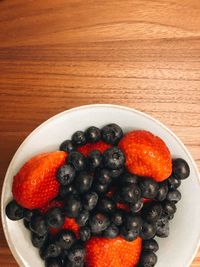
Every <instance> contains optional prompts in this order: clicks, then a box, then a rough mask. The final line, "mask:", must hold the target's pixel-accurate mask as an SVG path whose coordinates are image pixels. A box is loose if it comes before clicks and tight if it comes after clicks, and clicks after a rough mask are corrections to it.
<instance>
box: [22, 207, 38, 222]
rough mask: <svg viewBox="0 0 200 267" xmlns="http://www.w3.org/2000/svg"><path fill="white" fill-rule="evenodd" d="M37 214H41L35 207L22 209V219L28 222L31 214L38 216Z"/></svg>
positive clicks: (31, 216)
mask: <svg viewBox="0 0 200 267" xmlns="http://www.w3.org/2000/svg"><path fill="white" fill-rule="evenodd" d="M39 215H41V213H40V211H39V210H37V209H35V210H28V209H25V210H24V220H26V221H27V222H30V221H31V219H32V218H33V216H39Z"/></svg>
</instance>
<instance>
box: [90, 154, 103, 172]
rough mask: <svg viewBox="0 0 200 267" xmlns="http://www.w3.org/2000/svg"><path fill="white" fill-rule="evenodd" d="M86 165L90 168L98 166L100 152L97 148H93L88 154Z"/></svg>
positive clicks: (99, 163)
mask: <svg viewBox="0 0 200 267" xmlns="http://www.w3.org/2000/svg"><path fill="white" fill-rule="evenodd" d="M87 160H88V167H89V168H90V169H91V170H94V169H96V168H98V167H99V166H100V165H101V162H102V154H101V152H100V151H99V150H93V151H91V152H90V153H89V155H88V158H87Z"/></svg>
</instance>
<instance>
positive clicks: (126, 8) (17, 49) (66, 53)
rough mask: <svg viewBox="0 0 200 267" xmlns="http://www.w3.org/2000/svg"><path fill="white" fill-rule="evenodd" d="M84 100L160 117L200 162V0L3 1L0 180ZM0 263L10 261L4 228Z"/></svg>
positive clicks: (9, 265) (198, 264) (198, 266)
mask: <svg viewBox="0 0 200 267" xmlns="http://www.w3.org/2000/svg"><path fill="white" fill-rule="evenodd" d="M90 103H113V104H121V105H126V106H129V107H132V108H135V109H138V110H140V111H144V112H146V113H148V114H150V115H152V116H154V117H155V118H157V119H159V120H161V121H162V122H163V123H164V124H166V125H167V126H169V127H170V128H171V129H172V130H173V131H174V132H175V133H176V134H177V136H179V137H180V138H181V140H182V141H183V142H184V143H185V145H186V146H187V148H188V149H189V151H190V152H191V154H192V155H193V157H194V159H195V160H196V163H197V165H198V167H200V154H199V152H200V139H199V137H200V1H199V0H181V1H180V0H173V1H172V0H165V1H164V0H109V1H107V0H82V1H81V0H68V1H66V0H45V1H40V0H35V1H34V0H12V1H8V0H7V1H5V0H4V1H0V149H1V157H0V186H2V183H3V179H4V175H5V172H6V169H7V167H8V164H9V161H10V160H11V158H12V156H13V154H14V152H15V151H16V149H17V148H18V146H19V145H20V143H21V142H22V141H23V139H24V138H25V137H26V136H27V135H28V134H29V133H30V132H31V131H32V130H33V129H34V128H35V127H36V126H38V125H39V124H40V123H41V122H43V121H44V120H46V119H48V118H49V117H51V116H52V115H55V114H56V113H58V112H61V111H63V110H65V109H69V108H72V107H75V106H79V105H84V104H90ZM0 266H5V267H14V266H17V264H16V262H15V260H14V258H13V256H12V255H11V253H10V251H9V249H8V246H7V243H6V241H5V238H4V235H3V232H2V227H1V229H0ZM191 266H192V267H200V253H199V254H198V255H197V257H196V259H195V260H194V262H193V264H192V265H191ZM34 267H35V266H34ZM174 267H179V266H174Z"/></svg>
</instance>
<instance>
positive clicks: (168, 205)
mask: <svg viewBox="0 0 200 267" xmlns="http://www.w3.org/2000/svg"><path fill="white" fill-rule="evenodd" d="M162 208H163V212H165V213H166V214H167V215H173V214H174V213H175V212H176V205H175V203H174V202H172V201H169V200H165V201H163V202H162Z"/></svg>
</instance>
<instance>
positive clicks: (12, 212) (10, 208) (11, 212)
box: [5, 200, 25, 221]
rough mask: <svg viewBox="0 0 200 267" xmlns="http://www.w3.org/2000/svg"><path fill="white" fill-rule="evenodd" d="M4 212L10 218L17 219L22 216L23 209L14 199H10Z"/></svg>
mask: <svg viewBox="0 0 200 267" xmlns="http://www.w3.org/2000/svg"><path fill="white" fill-rule="evenodd" d="M5 212H6V215H7V217H8V218H9V219H10V220H12V221H18V220H20V219H22V218H23V217H24V213H25V210H24V208H22V207H21V206H20V205H19V204H18V203H17V202H16V201H15V200H12V201H11V202H9V203H8V204H7V206H6V210H5Z"/></svg>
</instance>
